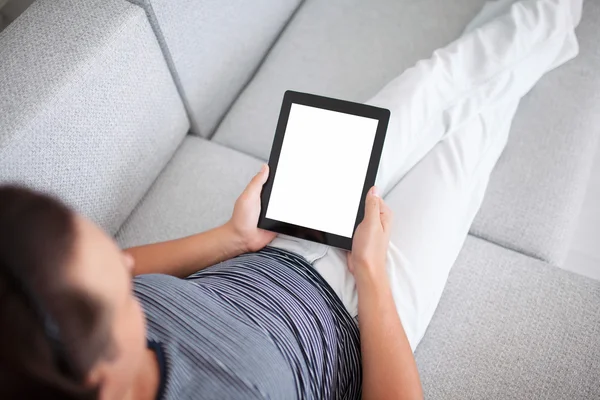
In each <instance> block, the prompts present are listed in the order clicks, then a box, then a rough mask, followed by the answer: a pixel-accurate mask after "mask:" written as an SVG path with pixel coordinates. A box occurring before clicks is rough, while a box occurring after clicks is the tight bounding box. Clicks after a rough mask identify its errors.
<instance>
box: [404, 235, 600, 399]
mask: <svg viewBox="0 0 600 400" xmlns="http://www.w3.org/2000/svg"><path fill="white" fill-rule="evenodd" d="M416 359H417V364H418V366H419V370H420V373H421V378H422V381H423V386H424V389H425V398H427V399H444V400H451V399H457V400H458V399H565V400H567V399H569V400H570V399H598V398H600V380H599V379H598V377H599V375H598V374H599V372H600V282H597V281H594V280H590V279H588V278H584V277H581V276H578V275H575V274H572V273H570V272H566V271H563V270H560V269H558V268H555V267H553V266H550V265H548V264H546V263H544V262H541V261H537V260H534V259H532V258H530V257H527V256H524V255H522V254H519V253H517V252H514V251H511V250H507V249H504V248H501V247H499V246H497V245H494V244H491V243H489V242H486V241H484V240H481V239H477V238H474V237H472V236H471V237H469V239H468V240H467V242H466V244H465V247H464V248H463V251H462V253H461V255H460V257H459V259H458V261H457V262H456V264H455V266H454V268H453V270H452V271H451V273H450V277H449V280H448V284H447V286H446V289H445V291H444V294H443V296H442V299H441V302H440V304H439V306H438V308H437V310H436V313H435V315H434V317H433V320H432V321H431V324H430V325H429V328H428V330H427V332H426V334H425V337H424V338H423V340H422V342H421V344H420V345H419V347H418V348H417V351H416Z"/></svg>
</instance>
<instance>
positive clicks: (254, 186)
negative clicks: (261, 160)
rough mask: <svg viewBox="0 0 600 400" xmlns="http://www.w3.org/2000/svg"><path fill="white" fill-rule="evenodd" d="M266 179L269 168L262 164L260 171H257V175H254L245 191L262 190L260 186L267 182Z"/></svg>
mask: <svg viewBox="0 0 600 400" xmlns="http://www.w3.org/2000/svg"><path fill="white" fill-rule="evenodd" d="M268 177H269V166H268V165H267V164H263V166H262V168H261V169H260V171H258V173H257V174H256V175H254V178H252V180H251V181H250V183H249V184H248V187H247V190H252V191H255V190H258V191H260V190H261V189H262V186H263V185H264V184H265V182H266V181H267V178H268Z"/></svg>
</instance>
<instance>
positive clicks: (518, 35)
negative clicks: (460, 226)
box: [368, 0, 581, 194]
mask: <svg viewBox="0 0 600 400" xmlns="http://www.w3.org/2000/svg"><path fill="white" fill-rule="evenodd" d="M513 1H514V0H513ZM503 3H504V7H505V8H506V7H507V6H510V4H506V1H504V2H503ZM580 9H581V0H530V1H524V2H519V3H517V4H514V5H513V7H512V9H510V8H509V9H508V10H505V11H509V13H506V14H505V15H502V16H501V18H499V19H497V20H495V21H492V23H490V24H487V25H485V26H483V27H481V28H480V29H478V30H475V31H472V32H471V33H469V34H466V35H464V36H463V37H461V38H460V39H458V40H457V41H455V42H453V43H451V44H450V45H448V46H447V47H445V48H443V49H440V50H437V51H436V52H434V54H433V56H432V57H431V58H430V59H428V60H422V61H420V62H418V63H417V64H416V65H415V66H414V67H412V68H410V69H408V70H407V71H405V72H404V73H403V74H401V75H400V76H398V77H397V78H396V79H394V80H393V81H391V82H390V83H389V84H388V85H386V86H385V87H384V88H383V89H382V90H381V91H380V92H379V93H378V94H377V95H375V97H373V98H372V99H371V100H369V101H368V103H369V104H372V105H377V106H380V107H384V108H388V109H390V110H391V112H392V117H391V120H390V125H389V127H388V132H387V137H386V142H385V146H384V151H383V155H382V159H381V164H380V167H379V172H378V174H377V185H378V186H379V188H380V189H381V191H382V193H384V194H386V193H388V192H389V190H390V189H391V188H392V187H393V186H394V185H395V184H396V183H398V181H400V179H401V178H402V177H403V176H404V174H406V172H407V171H408V170H410V169H411V168H412V167H413V166H414V165H415V164H416V163H417V162H418V161H419V160H421V159H422V158H423V157H424V156H425V154H427V153H428V152H429V151H430V150H431V149H432V148H433V146H435V145H436V144H437V143H438V142H439V141H440V140H441V139H442V138H443V137H444V136H445V135H446V134H448V132H449V131H450V129H451V127H453V126H458V125H460V124H461V123H463V122H464V121H468V120H469V119H470V118H471V117H473V116H475V115H477V114H478V113H479V112H480V110H481V109H483V108H485V107H488V106H489V105H490V104H496V103H499V102H501V101H504V100H505V99H519V98H521V97H522V96H523V95H524V94H525V93H527V92H528V91H529V90H530V89H531V88H532V87H533V85H534V84H535V83H536V82H537V80H538V79H539V78H540V77H541V76H542V75H543V74H544V73H545V72H547V71H548V70H550V69H552V68H554V67H556V66H557V65H560V64H562V63H564V62H565V61H567V60H569V59H571V58H573V57H574V56H575V55H576V54H577V42H576V39H575V36H574V33H573V27H574V22H573V18H575V22H578V19H577V18H578V16H579V15H580ZM571 13H574V14H575V15H576V16H575V17H573V18H572V17H571ZM476 19H477V18H476ZM471 29H475V28H474V27H471Z"/></svg>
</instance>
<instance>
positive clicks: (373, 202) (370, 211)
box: [365, 186, 380, 222]
mask: <svg viewBox="0 0 600 400" xmlns="http://www.w3.org/2000/svg"><path fill="white" fill-rule="evenodd" d="M379 213H380V202H379V195H378V194H377V188H376V187H375V186H373V187H372V188H371V189H370V190H369V192H368V193H367V198H366V200H365V220H366V221H377V222H380V217H379Z"/></svg>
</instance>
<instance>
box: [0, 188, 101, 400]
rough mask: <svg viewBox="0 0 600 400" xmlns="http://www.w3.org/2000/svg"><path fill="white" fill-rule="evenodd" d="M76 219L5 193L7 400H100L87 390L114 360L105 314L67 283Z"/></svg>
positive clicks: (3, 353) (1, 194) (0, 358)
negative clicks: (99, 367) (101, 366)
mask: <svg viewBox="0 0 600 400" xmlns="http://www.w3.org/2000/svg"><path fill="white" fill-rule="evenodd" d="M75 240H76V226H75V216H74V214H73V213H72V212H71V211H70V210H69V209H68V208H67V207H66V206H65V205H64V204H63V203H61V202H60V201H58V200H57V199H55V198H53V197H50V196H48V195H44V194H40V193H36V192H33V191H31V190H29V189H26V188H23V187H18V186H0V398H3V399H5V398H11V399H12V398H19V399H35V398H43V399H59V398H60V399H95V398H97V397H98V389H97V388H90V387H88V386H87V385H86V384H85V378H86V377H87V376H88V374H89V372H90V371H91V368H92V367H93V366H94V365H95V364H96V363H97V362H98V361H99V360H101V359H102V358H103V357H107V356H108V355H109V354H110V353H111V347H112V340H111V339H112V338H111V335H110V323H109V321H108V318H107V310H106V309H105V308H106V307H105V306H103V304H102V302H101V301H99V300H98V299H97V298H95V297H94V296H92V295H90V294H89V293H85V292H84V291H83V290H82V289H80V288H78V287H76V285H74V284H73V283H72V282H69V280H68V279H67V267H68V266H69V263H70V262H71V260H72V258H73V250H74V244H75Z"/></svg>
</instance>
